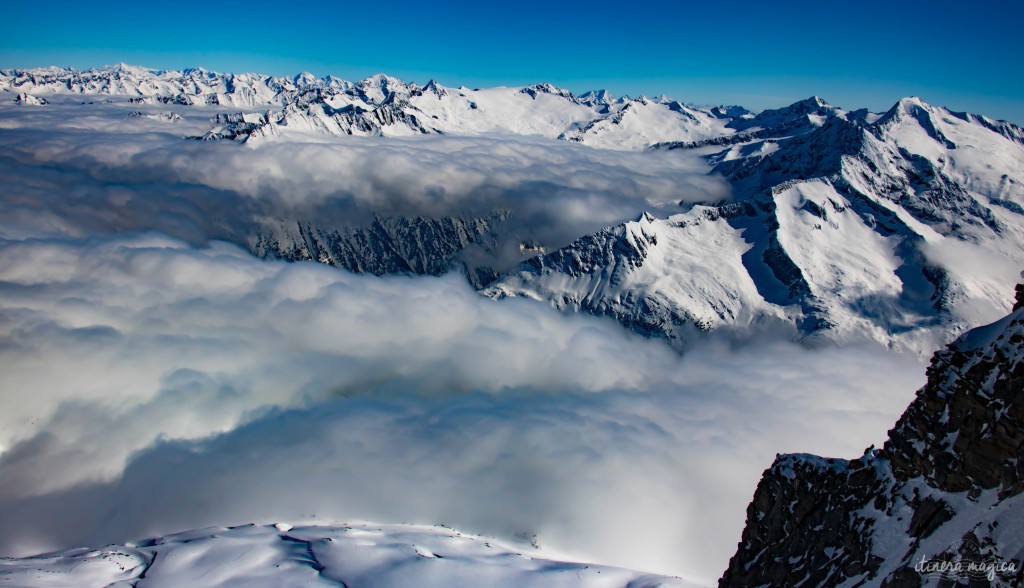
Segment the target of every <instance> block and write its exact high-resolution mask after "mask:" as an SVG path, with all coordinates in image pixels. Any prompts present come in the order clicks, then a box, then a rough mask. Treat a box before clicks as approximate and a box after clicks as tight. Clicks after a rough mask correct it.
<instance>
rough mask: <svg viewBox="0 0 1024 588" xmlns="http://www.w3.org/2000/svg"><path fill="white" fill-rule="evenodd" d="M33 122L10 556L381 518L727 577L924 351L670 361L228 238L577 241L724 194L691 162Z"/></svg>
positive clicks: (9, 276)
mask: <svg viewBox="0 0 1024 588" xmlns="http://www.w3.org/2000/svg"><path fill="white" fill-rule="evenodd" d="M58 106H59V105H58ZM38 112H39V111H31V112H30V114H24V115H23V114H15V111H14V110H13V109H8V110H3V111H0V145H2V146H3V151H2V152H3V153H4V155H3V156H0V180H2V181H3V185H4V186H5V187H4V188H3V189H2V191H0V219H2V220H0V374H2V387H0V555H27V554H31V553H37V552H41V551H46V550H52V549H58V548H68V547H73V546H78V545H91V546H99V545H103V544H106V543H110V542H125V541H131V540H133V539H140V538H144V537H147V536H150V535H155V534H166V533H170V532H174V531H179V530H184V529H189V528H196V527H203V526H207V525H229V524H241V523H247V522H276V521H291V522H298V521H307V522H316V521H321V522H325V523H327V522H343V521H345V520H350V519H368V520H377V521H381V522H416V523H430V524H441V523H443V524H447V525H451V526H453V527H456V528H458V529H460V530H463V531H468V532H475V533H483V534H489V535H495V536H500V537H504V538H512V539H515V538H520V539H524V540H530V539H532V538H533V536H534V535H536V538H537V541H538V542H539V543H540V544H541V545H542V546H543V547H547V548H550V549H553V550H555V551H557V552H560V553H564V554H566V555H567V556H570V557H575V558H580V559H584V560H591V561H599V562H601V563H607V564H614V565H623V566H628V567H634V568H640V569H645V570H649V571H653V572H663V573H672V574H680V575H684V576H687V577H691V578H696V579H703V580H707V581H711V580H713V579H714V578H716V577H717V576H718V575H719V574H720V573H721V571H722V570H723V569H724V568H725V565H726V563H727V560H728V558H729V556H730V555H731V554H732V552H733V551H734V549H735V544H736V542H737V541H738V540H739V534H740V531H741V529H742V526H743V522H744V516H745V507H746V504H747V503H748V501H749V500H750V497H751V496H752V494H753V491H754V487H755V485H756V483H757V480H758V478H759V477H760V475H761V473H762V471H763V470H764V469H765V468H767V467H768V466H769V465H770V464H771V461H772V459H773V458H774V456H775V454H776V453H777V452H792V451H799V452H814V453H819V454H825V455H834V456H846V457H855V456H857V455H859V454H860V453H861V452H862V451H863V450H864V448H865V447H867V446H868V445H869V444H872V443H879V442H881V441H882V440H883V439H884V437H885V431H886V430H887V428H889V427H890V426H891V425H892V424H893V423H894V422H895V419H896V418H897V417H898V415H899V414H900V413H901V412H902V410H903V408H904V407H905V406H906V404H907V403H908V402H909V401H910V399H911V398H912V396H913V391H914V390H915V389H916V388H917V387H918V386H919V385H920V384H921V383H922V382H923V378H924V375H923V366H922V364H921V361H922V360H921V359H920V358H918V357H916V356H903V355H899V354H894V353H891V352H888V351H885V350H883V349H879V348H876V347H871V346H867V345H865V346H849V347H844V348H833V347H826V348H819V349H807V348H804V347H800V346H798V345H795V344H793V343H791V342H788V341H785V340H782V339H779V340H775V339H771V338H764V337H762V338H759V339H758V340H756V341H751V342H749V343H747V344H741V345H737V344H736V343H735V341H734V340H733V341H730V342H725V341H721V340H716V339H715V338H713V337H709V338H708V339H707V340H703V341H698V342H695V344H694V345H693V346H692V348H691V349H690V350H689V351H688V353H687V354H685V355H679V354H677V353H675V352H674V351H672V350H671V349H670V348H669V347H668V346H667V345H666V344H664V343H663V342H660V341H652V340H647V339H643V338H641V337H639V336H636V335H634V334H632V333H629V332H627V331H626V330H624V329H623V328H622V327H621V326H619V325H618V324H617V323H614V322H613V321H611V320H609V319H602V318H597V317H591V316H584V315H571V314H563V313H559V312H557V311H555V310H553V309H551V308H549V307H548V306H546V305H545V304H542V303H539V302H534V301H529V300H517V299H510V300H501V301H494V300H490V299H487V298H484V297H481V296H480V295H479V294H477V293H476V292H475V291H474V290H473V289H472V288H471V287H470V286H469V285H468V284H467V283H466V280H465V278H463V277H462V276H461V275H458V274H450V275H447V276H442V277H409V276H389V277H388V276H386V277H375V276H368V275H356V274H352V273H349V272H346V271H343V270H338V269H335V268H331V267H327V266H322V265H318V264H313V263H295V264H289V263H285V262H280V261H269V260H260V259H257V258H255V257H253V256H251V255H250V254H249V253H247V252H246V251H245V250H244V249H243V248H241V247H239V246H238V245H237V244H235V243H239V242H240V241H241V239H240V238H239V235H241V234H244V233H245V231H247V230H249V227H247V225H246V223H251V222H257V221H258V219H259V217H260V216H261V215H265V214H286V213H295V214H298V213H296V212H295V211H297V210H298V211H300V212H301V214H306V213H308V212H309V211H318V210H319V211H322V212H324V211H326V212H324V214H335V213H337V214H339V215H340V216H339V218H341V217H345V218H350V217H355V216H358V215H359V214H361V213H362V212H366V211H371V212H378V211H379V212H383V213H387V214H395V213H401V214H428V213H429V214H442V213H443V214H448V213H451V212H452V211H461V210H463V209H465V208H470V209H474V207H477V206H479V207H480V208H479V209H478V210H481V211H483V210H485V209H487V208H488V207H494V206H497V205H499V204H500V205H502V206H504V207H506V208H511V209H513V210H515V211H516V213H517V214H518V215H519V217H520V218H521V219H527V220H524V225H523V226H524V227H525V226H529V225H530V224H531V223H536V226H538V227H542V234H546V235H549V236H550V238H553V239H554V238H565V236H566V235H569V234H571V233H572V232H573V231H577V230H580V229H581V228H585V227H588V226H591V225H593V224H601V223H604V222H614V221H615V220H616V219H618V218H619V217H623V216H635V215H636V214H638V213H639V212H641V211H642V210H644V209H649V208H652V207H655V206H668V205H674V203H675V202H678V201H679V200H680V199H684V198H690V199H692V200H700V199H705V198H710V197H712V196H714V197H727V193H725V192H722V191H721V186H720V185H719V183H718V182H717V181H716V180H713V179H708V178H707V177H706V176H704V175H703V174H704V173H705V172H706V169H704V168H702V167H701V166H700V165H699V162H697V161H681V162H673V161H671V160H670V159H668V158H666V157H665V156H664V155H663V154H622V153H614V154H612V153H609V152H602V151H599V150H587V149H586V148H582V147H578V146H574V145H563V144H561V143H553V142H543V141H540V140H516V141H511V140H504V139H496V138H477V139H454V138H435V139H429V140H425V141H423V142H422V143H416V142H415V141H412V140H382V139H342V140H330V141H326V140H321V141H309V142H305V143H299V144H295V143H289V144H283V143H282V144H273V143H267V144H264V145H262V146H260V147H258V148H251V147H247V146H244V145H239V144H234V143H212V144H211V143H200V142H191V141H184V140H182V139H181V138H180V135H181V130H180V129H185V128H188V126H189V125H192V126H194V127H196V128H199V127H201V126H202V124H201V123H202V121H199V120H196V119H191V120H190V119H186V120H185V121H183V123H180V124H182V125H183V126H182V127H180V128H179V127H175V130H174V131H173V132H172V131H170V130H167V128H166V126H169V125H171V123H163V122H159V121H150V120H148V119H139V118H133V119H122V116H123V112H120V111H117V110H116V107H115V105H109V106H100V105H96V107H95V108H94V109H89V110H88V111H87V113H92V114H83V115H81V116H77V117H69V116H67V114H68V113H71V114H74V113H75V112H76V109H75V108H74V107H73V105H70V104H69V105H65V106H63V107H61V108H56V109H54V110H53V111H52V112H49V113H48V114H46V115H45V116H44V115H43V114H38ZM182 112H184V113H185V114H188V112H187V111H182ZM58 115H60V116H58ZM193 116H194V115H193ZM162 125H163V126H162ZM648 158H650V159H648ZM530 186H532V187H537V186H543V187H544V188H543V189H539V188H538V190H539V191H538V192H537V193H536V194H535V193H534V192H533V191H532V189H528V187H530ZM492 190H493V191H492ZM545 190H547V191H545ZM537 194H540V195H537ZM687 195H689V196H687ZM476 198H480V199H481V200H480V201H477V200H476ZM307 205H309V206H311V207H312V208H303V207H304V206H307ZM417 211H418V212H417ZM346 215H348V216H347V217H346ZM545 219H547V220H545ZM544 231H549V232H546V233H545V232H544Z"/></svg>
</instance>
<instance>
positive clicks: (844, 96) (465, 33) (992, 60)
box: [0, 0, 1024, 123]
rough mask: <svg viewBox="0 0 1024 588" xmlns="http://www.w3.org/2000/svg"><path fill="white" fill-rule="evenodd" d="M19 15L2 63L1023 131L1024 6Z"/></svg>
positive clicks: (120, 7) (43, 8)
mask: <svg viewBox="0 0 1024 588" xmlns="http://www.w3.org/2000/svg"><path fill="white" fill-rule="evenodd" d="M769 4H770V3H767V2H748V1H746V0H740V1H734V2H730V3H724V2H710V1H704V2H699V3H695V2H683V1H676V2H651V1H646V0H634V1H631V2H627V1H622V0H618V1H602V0H592V1H589V2H579V1H569V2H554V1H549V2H541V1H536V0H524V1H519V2H514V3H512V2H503V3H481V2H468V1H464V0H454V1H450V2H446V3H444V4H436V3H429V2H422V1H419V2H409V1H408V0H392V1H390V2H382V3H373V2H369V3H348V2H344V3H337V2H324V3H282V2H265V1H262V0H256V1H252V2H245V3H239V2H221V3H212V2H194V1H192V0H183V1H180V2H175V3H146V2H133V3H126V2H103V3H88V2H80V1H79V2H68V1H66V0H55V1H50V2H22V3H11V4H9V5H8V6H7V7H6V8H4V9H3V14H4V20H5V26H4V35H3V38H2V39H0V67H34V66H41V65H70V66H74V67H79V68H82V67H92V66H99V65H105V64H111V63H115V62H118V61H125V62H128V63H132V64H136V65H146V66H150V67H157V68H175V69H179V68H183V67H191V66H203V67H206V68H209V69H216V70H218V71H234V72H239V71H260V72H265V73H272V74H294V73H298V72H299V71H311V72H313V73H315V74H318V75H324V74H328V73H332V74H335V75H338V76H341V77H344V78H348V79H357V78H361V77H365V76H366V75H370V74H373V73H377V72H381V71H383V72H386V73H389V74H391V75H395V76H398V77H401V78H403V79H406V80H410V81H418V82H421V83H423V82H426V81H427V80H428V79H430V78H436V79H437V80H438V81H439V82H441V83H442V84H445V85H450V86H458V85H462V84H465V85H467V86H490V85H499V84H504V85H518V84H525V83H532V82H539V81H549V82H552V83H555V84H557V85H560V86H564V87H567V88H569V89H571V90H573V91H576V92H581V91H584V90H587V89H590V88H595V87H601V88H608V89H609V90H611V91H612V92H613V93H615V94H618V95H620V94H630V95H637V94H641V93H644V94H648V95H658V94H668V95H669V96H672V97H674V98H679V99H682V100H685V101H687V102H692V103H698V104H718V103H738V104H743V105H745V106H748V107H750V108H766V107H773V106H780V105H783V104H788V103H790V102H793V101H795V100H797V99H800V98H805V97H807V96H810V95H814V94H817V95H819V96H822V97H823V98H825V99H826V100H828V101H830V102H832V103H833V104H837V105H839V106H842V107H845V108H857V107H862V106H866V107H869V108H872V109H874V110H881V109H885V108H888V107H889V106H891V105H892V103H894V102H895V101H896V100H897V99H899V98H900V97H902V96H907V95H919V96H921V97H922V98H924V99H925V100H927V101H929V102H931V103H934V104H940V105H946V106H949V107H951V108H954V109H957V110H968V111H972V112H980V113H983V114H987V115H989V116H993V117H996V118H1004V119H1008V120H1012V121H1014V122H1017V123H1024V80H1022V78H1021V76H1020V75H1019V72H1020V61H1021V58H1022V57H1024V36H1022V35H1021V34H1020V32H1019V26H1020V23H1021V22H1022V17H1024V5H1022V3H1019V2H991V1H976V2H971V3H965V2H944V1H941V0H940V1H931V2H902V3H899V2H885V3H883V2H857V3H836V2H827V1H824V2H805V1H802V0H800V1H794V2H786V3H784V4H782V5H780V6H769Z"/></svg>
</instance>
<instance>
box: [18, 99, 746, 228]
mask: <svg viewBox="0 0 1024 588" xmlns="http://www.w3.org/2000/svg"><path fill="white" fill-rule="evenodd" d="M66 101H67V100H65V102H66ZM0 108H6V110H7V113H8V114H12V113H15V112H16V111H15V109H16V107H13V106H6V107H3V106H0ZM131 108H132V109H134V108H141V109H142V110H147V111H149V110H152V111H154V112H156V111H157V110H159V109H156V108H154V107H147V106H140V105H131ZM163 108H164V109H166V108H167V107H166V106H164V107H163ZM24 110H26V109H24V108H23V109H21V111H24ZM21 111H17V116H9V117H4V118H2V119H0V126H2V127H3V132H2V133H0V148H2V150H3V153H4V154H5V155H4V157H0V178H3V179H4V181H5V183H6V185H7V186H8V188H7V189H6V190H5V191H4V193H3V194H2V198H0V217H2V218H4V219H5V220H4V221H3V222H2V223H0V235H7V236H21V235H24V234H25V233H26V231H27V230H29V229H31V230H47V231H50V232H51V233H53V232H61V233H64V234H71V235H80V234H87V233H91V232H95V231H102V232H115V231H122V230H128V231H140V230H156V231H160V232H163V233H166V234H169V235H172V236H174V237H178V238H181V239H186V240H188V241H190V242H192V243H197V244H198V243H202V242H204V241H205V240H207V239H223V240H228V241H232V242H235V243H240V244H244V243H245V242H246V238H247V237H248V236H250V235H251V234H252V232H253V230H254V228H256V227H258V226H260V224H261V223H263V222H264V221H266V220H272V221H275V222H276V221H282V220H292V221H297V220H302V221H314V222H316V223H318V224H321V225H326V226H331V227H342V226H359V225H361V224H365V223H366V222H368V219H369V218H371V216H372V214H382V215H385V216H406V217H415V216H427V217H433V218H437V217H443V216H453V215H456V216H458V215H488V214H490V213H492V212H494V211H495V210H496V209H507V210H510V211H511V212H512V213H513V216H514V218H515V219H516V224H515V226H514V229H513V233H514V235H512V236H510V238H512V237H514V238H515V239H520V240H525V239H532V240H537V241H539V242H541V243H543V244H545V245H548V246H560V245H562V244H565V243H567V242H569V241H571V240H572V239H574V238H576V237H578V236H580V235H583V234H586V233H588V232H591V231H594V230H597V229H599V228H601V227H603V226H606V225H609V224H615V223H618V222H621V221H623V220H627V219H632V218H635V217H636V216H638V215H639V214H640V213H641V212H643V211H645V210H647V211H653V212H658V211H668V210H675V209H677V207H678V203H679V202H680V201H717V200H721V199H724V198H728V197H729V190H728V186H727V184H726V183H725V182H724V181H722V180H720V179H717V178H713V177H710V176H707V175H706V173H707V171H708V168H707V165H706V164H705V163H703V162H702V160H700V159H699V158H697V157H695V156H691V155H683V154H680V153H676V152H673V153H661V152H654V153H626V152H619V151H604V150H599V149H593V148H588V147H584V146H580V145H576V144H573V143H570V142H565V141H551V140H548V139H541V138H530V137H518V136H501V137H497V136H481V137H448V136H424V137H415V138H408V139H399V138H389V139H380V138H367V137H354V138H345V137H341V138H338V137H324V136H319V135H315V134H311V135H309V136H308V137H304V139H302V140H289V141H270V142H264V143H262V144H259V145H257V146H250V145H242V144H239V143H235V142H230V141H218V142H200V141H185V140H182V136H184V135H188V134H197V133H200V132H201V131H202V130H204V129H205V128H208V127H209V123H208V121H207V120H206V118H207V117H208V116H209V115H211V114H213V113H214V112H213V111H204V110H202V109H194V108H192V109H190V108H179V110H178V113H179V114H180V115H181V116H182V117H183V120H182V122H179V123H170V122H166V121H158V120H151V119H147V118H144V117H132V118H125V115H126V113H127V112H128V107H127V105H119V104H108V105H93V106H90V107H89V110H87V111H84V110H83V109H82V108H81V107H79V106H77V105H74V104H63V105H62V104H52V105H48V106H47V107H45V108H37V109H32V110H30V111H29V114H23V113H22V112H21ZM2 114H4V113H3V112H0V115H2ZM293 139H294V137H293Z"/></svg>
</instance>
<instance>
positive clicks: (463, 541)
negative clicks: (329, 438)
mask: <svg viewBox="0 0 1024 588" xmlns="http://www.w3.org/2000/svg"><path fill="white" fill-rule="evenodd" d="M0 586H49V587H53V588H57V587H62V588H63V587H66V588H93V587H95V588H101V587H106V586H126V587H127V586H136V587H138V588H159V587H181V586H202V587H208V588H214V587H219V586H246V587H250V588H260V587H266V588H279V587H282V586H311V587H325V588H326V587H328V586H330V587H335V588H337V587H338V586H351V587H356V586H358V587H362V588H392V587H396V588H397V587H406V586H417V587H420V588H433V587H437V588H455V587H461V586H466V587H469V586H519V587H523V588H527V587H534V586H536V587H542V586H544V587H554V588H561V587H565V588H569V587H581V588H582V587H587V588H591V587H592V588H604V587H608V588H611V587H622V586H630V587H632V588H688V587H693V586H698V584H693V583H689V582H685V581H683V580H681V579H679V578H673V577H666V576H658V575H654V574H645V573H642V572H635V571H630V570H626V569H623V568H615V567H608V566H599V565H594V564H587V563H576V562H566V561H558V560H555V559H548V558H546V557H545V556H544V554H543V553H541V552H539V551H538V550H536V549H533V548H531V547H529V546H520V547H515V546H511V545H509V544H507V543H502V542H500V541H496V540H494V539H489V538H486V537H479V536H472V535H464V534H462V533H459V532H458V531H454V530H451V529H447V528H440V527H425V526H414V525H375V524H369V523H359V524H350V525H344V526H331V527H326V526H312V527H294V528H293V527H292V526H291V525H287V524H278V525H273V526H270V525H266V526H242V527H233V528H223V527H210V528H205V529H198V530H195V531H189V532H185V533H179V534H175V535H170V536H167V537H161V538H154V539H150V540H147V541H142V542H138V543H135V544H129V545H111V546H108V547H105V548H103V549H95V550H90V549H73V550H70V551H65V552H60V553H51V554H46V555H40V556H37V557H32V558H25V559H0Z"/></svg>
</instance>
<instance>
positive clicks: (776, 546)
mask: <svg viewBox="0 0 1024 588" xmlns="http://www.w3.org/2000/svg"><path fill="white" fill-rule="evenodd" d="M943 562H945V563H943ZM957 562H959V563H960V567H959V569H957V568H955V567H953V566H955V565H956V563H957ZM972 563H974V564H975V566H974V569H972V568H971V564H972ZM1022 569H1024V285H1018V286H1017V295H1016V302H1015V304H1014V305H1013V312H1012V313H1011V314H1010V315H1009V316H1007V317H1005V318H1003V319H1001V320H999V321H996V322H995V323H993V324H990V325H987V326H984V327H980V328H977V329H974V330H972V331H970V332H968V333H967V334H965V335H964V336H963V337H961V338H960V339H958V340H957V341H956V342H955V343H953V344H951V345H949V346H947V348H946V349H944V350H943V351H940V352H938V353H936V354H935V356H934V357H933V359H932V362H931V366H930V367H929V368H928V382H927V384H926V385H925V386H924V387H923V388H922V389H921V390H920V391H918V393H917V397H916V399H915V400H914V401H913V402H912V403H911V405H910V407H909V408H908V409H907V410H906V412H905V413H904V414H903V416H902V417H901V418H900V419H899V421H898V422H897V423H896V426H895V427H894V428H893V429H892V430H891V431H890V432H889V439H888V440H887V441H886V442H885V445H884V446H883V447H882V449H878V450H876V449H873V448H869V450H868V451H867V452H866V453H865V454H864V455H863V456H862V457H860V458H858V459H854V460H844V459H826V458H820V457H816V456H810V455H782V456H779V457H778V458H777V459H776V461H775V463H774V464H772V466H771V468H769V469H768V470H767V471H766V472H765V473H764V476H763V477H762V479H761V482H760V483H759V484H758V487H757V491H756V492H755V494H754V499H753V502H751V504H750V506H749V507H748V509H747V524H746V528H745V529H744V531H743V538H742V541H741V543H740V544H739V549H738V551H737V553H736V555H735V556H734V557H733V558H732V560H731V561H730V564H729V568H728V570H727V571H726V572H725V575H724V576H723V577H722V579H721V581H720V586H723V587H725V586H764V585H772V586H797V585H806V586H923V585H931V586H934V585H947V586H948V585H966V583H970V585H972V586H974V585H978V586H982V585H984V586H1007V587H1009V586H1020V585H1021V584H1020V583H1021V579H1022V575H1021V574H1022Z"/></svg>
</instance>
